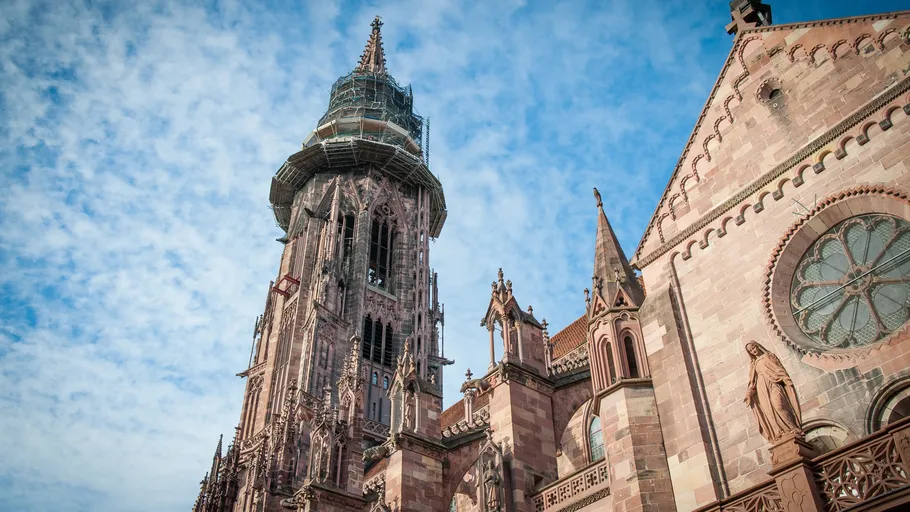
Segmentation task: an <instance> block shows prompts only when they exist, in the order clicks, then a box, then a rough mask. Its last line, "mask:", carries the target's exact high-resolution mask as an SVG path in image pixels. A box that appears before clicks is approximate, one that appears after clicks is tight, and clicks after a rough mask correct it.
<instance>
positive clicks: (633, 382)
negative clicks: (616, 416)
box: [594, 378, 654, 401]
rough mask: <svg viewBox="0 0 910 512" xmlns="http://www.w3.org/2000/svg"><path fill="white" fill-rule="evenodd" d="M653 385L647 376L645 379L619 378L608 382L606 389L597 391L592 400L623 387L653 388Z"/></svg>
mask: <svg viewBox="0 0 910 512" xmlns="http://www.w3.org/2000/svg"><path fill="white" fill-rule="evenodd" d="M653 387H654V386H653V384H652V383H651V379H648V378H645V379H619V380H618V381H616V382H614V383H613V384H610V386H609V387H607V388H606V389H603V390H601V391H600V392H598V393H597V395H595V396H594V400H595V401H597V400H600V399H601V398H603V397H605V396H607V395H611V394H613V393H615V392H616V391H619V390H620V389H624V388H653Z"/></svg>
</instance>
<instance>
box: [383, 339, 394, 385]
mask: <svg viewBox="0 0 910 512" xmlns="http://www.w3.org/2000/svg"><path fill="white" fill-rule="evenodd" d="M382 364H384V365H385V366H392V324H387V325H386V326H385V341H384V342H383V344H382ZM386 389H388V386H386Z"/></svg>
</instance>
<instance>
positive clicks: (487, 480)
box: [483, 460, 502, 512]
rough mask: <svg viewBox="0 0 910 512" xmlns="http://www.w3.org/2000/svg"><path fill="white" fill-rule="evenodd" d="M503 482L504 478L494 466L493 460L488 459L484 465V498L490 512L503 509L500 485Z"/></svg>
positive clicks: (497, 511)
mask: <svg viewBox="0 0 910 512" xmlns="http://www.w3.org/2000/svg"><path fill="white" fill-rule="evenodd" d="M501 484H502V478H500V477H499V472H498V471H496V468H495V467H494V466H493V461H492V460H488V461H487V462H486V463H485V464H484V465H483V486H484V499H485V500H486V504H487V508H486V510H487V511H488V512H499V510H501V508H500V506H501V503H500V500H499V487H500V485H501Z"/></svg>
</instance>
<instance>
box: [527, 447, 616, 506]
mask: <svg viewBox="0 0 910 512" xmlns="http://www.w3.org/2000/svg"><path fill="white" fill-rule="evenodd" d="M609 494H610V467H609V466H608V465H607V461H606V459H605V460H602V461H600V462H599V463H597V464H595V465H593V466H588V467H587V468H584V469H582V470H581V471H579V472H577V473H575V474H573V475H570V476H568V477H566V478H563V479H560V480H557V481H555V482H553V483H552V484H550V485H548V486H547V487H544V488H543V489H542V490H541V491H540V492H539V493H538V494H536V495H534V496H532V497H531V501H532V502H533V503H534V510H535V512H544V511H556V510H559V511H560V512H563V511H565V512H569V511H573V510H580V509H582V508H583V507H586V506H588V505H590V504H592V503H594V502H596V501H598V500H600V499H602V498H604V497H606V496H608V495H609Z"/></svg>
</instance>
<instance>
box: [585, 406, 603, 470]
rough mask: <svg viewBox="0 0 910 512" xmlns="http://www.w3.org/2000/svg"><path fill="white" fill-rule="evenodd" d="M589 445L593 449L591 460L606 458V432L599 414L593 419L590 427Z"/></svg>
mask: <svg viewBox="0 0 910 512" xmlns="http://www.w3.org/2000/svg"><path fill="white" fill-rule="evenodd" d="M588 447H589V448H590V449H591V462H597V461H599V460H601V459H603V458H604V433H603V428H602V427H601V425H600V418H598V417H597V416H595V417H594V419H592V420H591V425H590V426H589V427H588Z"/></svg>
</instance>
